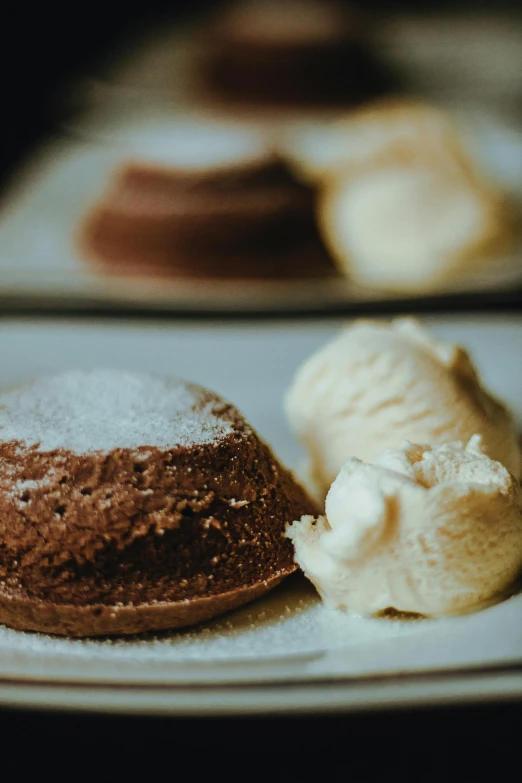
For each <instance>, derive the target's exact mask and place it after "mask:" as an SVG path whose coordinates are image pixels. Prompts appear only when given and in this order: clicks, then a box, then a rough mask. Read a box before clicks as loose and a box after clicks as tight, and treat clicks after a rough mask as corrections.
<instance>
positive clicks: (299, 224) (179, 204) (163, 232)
mask: <svg viewBox="0 0 522 783" xmlns="http://www.w3.org/2000/svg"><path fill="white" fill-rule="evenodd" d="M79 246H80V250H81V253H82V255H84V256H85V257H86V258H88V259H90V260H91V261H93V262H97V263H98V264H100V265H102V267H103V269H105V270H106V271H112V272H116V273H124V272H127V273H129V272H131V273H133V274H146V275H150V274H153V275H154V274H155V275H160V276H175V277H187V278H198V277H211V278H212V277H224V278H252V277H254V278H281V277H282V278H285V277H308V276H312V277H317V276H323V275H328V274H334V273H335V272H334V267H333V264H332V262H331V260H330V259H329V257H328V256H327V254H326V251H325V250H324V247H323V245H322V243H321V240H320V239H319V235H318V230H317V227H316V223H315V215H314V192H313V190H312V189H311V188H310V187H308V186H306V185H303V184H301V183H299V182H298V181H297V180H296V179H295V178H294V177H293V176H292V174H291V173H290V170H289V169H288V168H287V166H286V165H285V164H284V163H283V162H282V161H280V160H279V159H278V158H277V157H276V156H275V155H274V154H273V152H272V151H271V150H269V149H268V148H267V146H266V145H265V143H264V141H263V140H262V139H261V138H260V137H259V136H258V135H257V134H256V133H254V132H252V131H246V130H245V131H243V132H241V131H238V130H236V129H234V128H232V129H229V128H228V127H227V126H225V127H221V126H218V127H217V128H213V127H212V126H208V127H206V126H204V125H203V126H198V125H195V126H194V128H193V129H192V128H191V127H190V126H188V127H185V128H184V127H177V128H173V129H169V128H164V129H160V130H159V131H158V132H157V133H155V134H148V135H145V136H144V137H143V138H142V139H141V142H140V144H137V145H136V146H135V149H134V150H132V149H130V150H129V155H128V160H127V161H126V162H123V163H122V164H121V165H120V166H119V168H116V169H115V171H114V173H113V175H112V178H111V181H110V184H109V187H108V189H107V190H106V192H105V193H104V194H102V195H101V197H100V198H99V200H98V202H97V203H96V204H95V205H94V206H93V207H92V209H91V211H90V212H89V214H88V215H87V217H86V218H85V220H84V221H83V223H82V225H81V229H80V236H79Z"/></svg>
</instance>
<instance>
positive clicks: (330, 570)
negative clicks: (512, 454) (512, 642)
mask: <svg viewBox="0 0 522 783" xmlns="http://www.w3.org/2000/svg"><path fill="white" fill-rule="evenodd" d="M287 535H288V536H289V537H290V538H291V539H292V540H293V543H294V546H295V551H296V561H297V562H298V563H299V565H300V566H301V568H302V569H303V571H304V572H305V574H306V575H307V576H308V578H309V579H310V580H311V581H312V582H313V583H314V585H315V586H316V588H317V590H318V592H319V593H320V595H321V597H322V598H323V601H324V602H325V604H326V605H327V606H329V607H331V608H336V609H345V610H348V611H352V612H355V613H360V614H375V613H381V612H384V611H385V610H387V609H390V608H391V609H395V610H397V611H399V612H413V613H419V614H423V615H427V616H437V615H444V614H454V613H459V612H463V611H467V610H470V609H473V608H478V607H480V606H481V605H483V604H484V603H486V602H490V601H492V600H495V598H497V597H498V598H500V597H501V596H502V595H503V594H504V593H505V591H506V590H507V589H509V587H510V586H511V585H513V583H514V581H515V580H516V579H517V577H518V575H519V574H520V572H521V569H522V493H521V489H520V485H519V484H518V482H517V481H516V480H515V479H514V478H513V476H511V475H510V474H509V473H508V471H507V470H506V469H505V468H504V467H503V466H502V465H501V464H500V463H499V462H496V461H493V460H491V459H489V458H488V457H486V456H485V454H484V453H483V451H482V448H481V439H480V436H478V435H477V436H474V437H473V438H471V440H470V441H469V443H468V445H467V446H464V445H463V444H462V443H449V444H446V445H444V446H439V447H436V448H432V447H431V446H417V445H413V444H411V443H408V442H405V443H403V444H402V446H401V448H400V449H398V450H395V451H393V450H387V451H384V452H383V453H382V454H381V455H380V456H379V457H378V458H377V459H376V460H375V462H374V463H373V464H365V463H364V462H361V461H360V460H358V459H355V458H352V459H350V460H349V461H348V462H347V463H346V464H345V465H344V466H343V468H342V469H341V471H340V473H339V475H338V476H337V478H336V480H335V481H334V483H333V484H332V487H331V489H330V491H329V493H328V496H327V499H326V517H322V516H321V517H319V518H318V519H317V520H315V519H314V518H313V517H310V516H306V517H302V519H301V520H300V521H296V522H294V523H293V524H292V525H291V526H290V527H289V528H288V530H287Z"/></svg>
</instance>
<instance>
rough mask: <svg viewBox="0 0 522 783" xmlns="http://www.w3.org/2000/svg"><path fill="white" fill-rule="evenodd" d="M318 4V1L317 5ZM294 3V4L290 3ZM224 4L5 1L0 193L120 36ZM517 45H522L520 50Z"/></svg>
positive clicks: (460, 5) (380, 3) (506, 2)
mask: <svg viewBox="0 0 522 783" xmlns="http://www.w3.org/2000/svg"><path fill="white" fill-rule="evenodd" d="M320 1H321V0H317V2H320ZM287 2H290V3H291V2H292V0H287ZM220 4H222V0H149V2H147V1H146V0H143V1H142V2H127V3H125V2H122V0H105V2H104V1H103V0H89V2H68V3H62V2H60V3H58V2H49V3H45V2H43V3H40V2H37V1H36V0H32V1H30V2H21V3H17V2H13V0H10V1H9V2H5V3H3V4H2V6H1V15H0V30H1V31H2V43H1V44H0V73H1V74H2V93H1V98H0V107H1V108H0V111H1V115H0V116H1V118H2V121H1V122H0V186H1V184H2V181H3V180H5V178H6V177H7V176H8V175H9V173H10V172H11V171H13V169H14V168H16V165H17V163H18V162H19V160H20V159H21V157H22V156H23V154H24V152H25V150H26V149H27V148H28V147H29V146H30V145H31V144H32V143H33V142H34V141H36V140H37V139H38V138H39V137H40V136H42V134H44V133H46V132H48V131H50V130H52V127H53V123H54V119H53V113H52V109H51V105H52V100H53V98H54V96H55V95H56V94H57V93H58V92H59V90H60V89H62V88H63V86H64V85H65V84H70V83H71V81H74V78H75V76H76V75H81V74H86V73H88V72H89V66H90V64H91V63H93V62H94V61H95V60H96V58H97V57H99V56H100V55H101V54H103V53H104V52H106V51H110V48H111V46H112V45H114V44H115V43H117V42H118V40H119V39H121V38H123V37H124V36H125V33H126V32H128V31H130V30H132V29H134V28H136V27H138V29H139V27H140V26H141V25H145V24H146V23H147V20H148V19H150V18H151V17H152V18H156V19H157V18H162V17H163V18H165V19H166V20H167V21H169V22H171V21H175V20H178V19H179V20H181V19H183V18H184V17H187V16H190V15H191V14H197V13H198V12H200V11H202V10H206V9H210V8H212V7H216V6H219V5H220ZM351 5H355V6H360V7H361V8H363V9H364V10H365V12H369V13H373V14H376V15H382V14H385V15H388V14H393V13H394V12H395V11H397V10H400V9H404V8H409V9H414V10H415V12H416V13H425V14H430V13H432V12H433V11H436V10H437V9H440V8H445V9H447V10H449V11H459V10H462V9H464V10H466V11H468V10H469V13H470V14H472V13H473V12H474V10H476V9H477V8H488V9H490V10H491V12H492V13H493V14H494V13H495V12H498V11H500V10H502V9H512V8H518V9H520V10H522V8H521V6H522V3H520V2H516V0H397V1H396V2H389V1H388V2H387V1H386V0H366V2H364V0H359V2H352V3H351ZM521 45H522V44H521Z"/></svg>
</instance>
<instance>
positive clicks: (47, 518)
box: [0, 370, 314, 636]
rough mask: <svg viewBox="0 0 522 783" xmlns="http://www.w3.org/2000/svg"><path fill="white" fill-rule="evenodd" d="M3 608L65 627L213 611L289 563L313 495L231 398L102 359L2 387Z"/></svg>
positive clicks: (28, 621) (167, 621) (248, 596)
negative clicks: (84, 368) (106, 364)
mask: <svg viewBox="0 0 522 783" xmlns="http://www.w3.org/2000/svg"><path fill="white" fill-rule="evenodd" d="M0 438H1V440H0V460H1V478H0V622H3V623H5V624H7V625H9V626H11V627H13V628H17V629H21V630H37V631H44V632H50V633H56V634H65V635H69V636H91V635H101V634H132V633H138V632H143V631H150V630H153V629H166V628H178V627H182V626H187V625H191V624H194V623H198V622H201V621H204V620H207V619H209V618H211V617H213V616H215V615H217V614H220V613H222V612H225V611H227V610H229V609H233V608H235V607H237V606H240V605H241V604H244V603H246V602H248V601H251V600H252V599H254V598H257V597H258V596H261V595H262V594H263V593H266V592H267V591H268V590H270V589H271V588H272V587H274V586H275V585H277V584H278V583H279V582H280V581H281V580H282V579H283V578H284V577H285V576H287V575H288V574H290V573H291V572H293V571H294V570H295V568H296V566H295V564H294V562H293V550H292V545H291V543H290V542H289V541H288V539H286V538H284V537H283V533H284V529H285V524H286V523H287V522H291V521H292V520H294V519H299V518H300V516H301V515H302V514H306V513H313V510H314V509H313V503H312V502H311V501H310V500H309V498H308V497H307V495H306V493H305V492H304V491H303V489H302V488H301V487H300V486H299V485H298V484H297V483H296V481H295V480H294V478H293V476H292V474H291V473H290V472H289V471H287V470H286V469H284V468H283V467H282V466H281V465H280V464H279V463H278V462H277V460H276V459H275V458H274V456H273V454H272V453H271V451H270V449H269V447H268V446H267V445H266V444H265V443H263V441H261V440H260V439H259V437H258V436H257V434H256V433H255V432H254V431H253V430H252V429H251V427H250V426H249V425H248V424H247V423H246V422H245V420H244V419H243V417H242V416H241V415H240V414H239V413H238V411H237V410H236V409H235V408H234V407H233V406H232V405H230V404H229V403H227V402H225V401H224V400H223V399H221V398H220V397H218V396H217V395H215V394H213V393H212V392H209V391H207V390H206V389H204V388H202V387H200V386H196V385H193V384H187V383H185V382H183V381H180V380H165V379H162V378H157V377H154V376H147V375H135V374H130V373H121V372H112V371H105V370H98V371H92V372H87V373H86V372H71V373H67V374H63V375H57V376H52V377H49V378H43V379H41V380H39V381H37V382H35V383H34V384H31V385H28V386H26V387H23V388H20V389H18V390H13V391H9V392H6V393H4V394H3V395H1V396H0Z"/></svg>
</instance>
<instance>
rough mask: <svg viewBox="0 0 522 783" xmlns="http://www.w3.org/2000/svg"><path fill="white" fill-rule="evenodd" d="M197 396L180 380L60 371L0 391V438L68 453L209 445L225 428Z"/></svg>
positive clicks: (228, 429)
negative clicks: (23, 384) (59, 372)
mask: <svg viewBox="0 0 522 783" xmlns="http://www.w3.org/2000/svg"><path fill="white" fill-rule="evenodd" d="M203 394H204V390H203V389H201V387H198V386H193V385H191V384H186V383H185V382H184V381H182V380H180V379H166V378H161V377H157V376H150V375H145V374H137V373H128V372H120V371H115V370H93V371H90V372H84V371H72V372H67V373H63V374H60V375H54V376H49V377H45V378H42V379H40V380H38V381H36V382H34V383H32V384H30V385H27V386H24V387H21V388H20V389H16V390H12V391H9V392H7V393H4V394H2V395H0V439H1V440H3V441H21V442H22V443H24V444H25V445H27V446H32V445H39V448H40V450H41V451H53V450H54V449H66V450H68V451H71V452H73V453H75V454H86V453H93V452H109V451H112V450H113V449H116V448H128V449H135V448H140V447H147V446H152V447H158V448H165V449H167V448H173V447H180V446H181V447H188V446H192V445H197V444H204V443H210V442H212V441H214V440H216V439H219V438H221V437H223V436H225V435H226V434H228V433H230V432H231V431H232V427H231V424H230V423H229V422H228V421H226V420H225V419H223V418H221V417H219V415H216V414H215V413H214V412H213V411H212V403H211V402H204V401H203V400H204V398H203V397H202V395H203ZM202 403H203V404H202Z"/></svg>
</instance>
